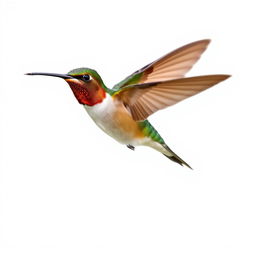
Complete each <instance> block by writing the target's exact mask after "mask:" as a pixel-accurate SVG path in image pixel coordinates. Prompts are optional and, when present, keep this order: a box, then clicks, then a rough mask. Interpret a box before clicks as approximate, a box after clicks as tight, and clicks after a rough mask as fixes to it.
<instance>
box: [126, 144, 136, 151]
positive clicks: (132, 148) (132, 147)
mask: <svg viewBox="0 0 256 256" xmlns="http://www.w3.org/2000/svg"><path fill="white" fill-rule="evenodd" d="M126 146H127V148H129V149H131V150H135V147H134V146H133V145H130V144H128V145H126Z"/></svg>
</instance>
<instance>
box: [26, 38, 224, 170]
mask: <svg viewBox="0 0 256 256" xmlns="http://www.w3.org/2000/svg"><path fill="white" fill-rule="evenodd" d="M209 43H210V40H208V39H206V40H200V41H196V42H193V43H190V44H187V45H185V46H183V47H180V48H178V49H176V50H174V51H172V52H170V53H168V54H166V55H164V56H163V57H161V58H159V59H157V60H156V61H153V62H152V63H150V64H148V65H146V66H144V67H143V68H141V69H139V70H137V71H136V72H134V73H133V74H131V75H129V76H128V77H126V78H125V79H124V80H122V81H121V82H119V83H118V84H116V85H115V86H114V87H113V88H112V89H110V88H108V87H107V86H106V85H105V83H104V82H103V80H102V78H101V77H100V75H99V74H98V73H97V72H96V71H95V70H93V69H91V68H76V69H73V70H71V71H69V72H68V73H66V74H56V73H42V72H35V73H27V74H26V75H44V76H53V77H59V78H62V79H64V80H65V81H66V82H67V83H68V84H69V86H70V88H71V90H72V92H73V94H74V96H75V97H76V99H77V100H78V102H79V103H80V104H81V105H82V106H83V107H84V108H85V110H86V111H87V113H88V114H89V116H90V117H91V118H92V119H93V121H94V122H95V123H96V124H97V126H98V127H99V128H100V129H102V130H103V131H104V132H105V133H106V134H108V135H109V136H111V137H113V138H114V139H115V140H117V141H118V142H120V143H121V144H124V145H126V146H127V147H128V148H129V149H131V150H134V149H135V147H136V146H148V147H151V148H153V149H155V150H157V151H159V152H160V153H162V154H163V155H164V156H166V157H167V158H169V159H170V160H172V161H174V162H176V163H178V164H180V165H182V166H187V167H188V168H191V167H190V165H189V164H187V163H186V162H185V161H184V160H182V159H181V158H180V157H179V156H178V155H177V154H176V153H174V152H173V151H172V150H171V149H170V148H169V147H168V146H167V144H166V143H165V141H164V139H163V138H162V137H161V136H160V134H159V133H158V132H157V130H156V129H155V128H154V127H153V126H152V125H151V124H150V122H149V121H148V119H147V118H148V117H149V116H150V115H152V114H153V113H155V112H156V111H158V110H161V109H163V108H166V107H168V106H172V105H174V104H176V103H178V102H180V101H182V100H184V99H186V98H188V97H190V96H193V95H195V94H197V93H199V92H201V91H203V90H206V89H208V88H210V87H212V86H213V85H215V84H217V83H219V82H221V81H223V80H225V79H227V78H228V77H229V75H222V74H218V75H204V76H195V77H184V76H185V74H186V73H187V72H188V71H189V70H190V69H191V68H192V66H193V64H194V63H195V62H196V61H197V60H198V59H199V58H200V56H201V54H202V53H203V52H204V51H205V50H206V48H207V46H208V44H209ZM191 169H192V168H191Z"/></svg>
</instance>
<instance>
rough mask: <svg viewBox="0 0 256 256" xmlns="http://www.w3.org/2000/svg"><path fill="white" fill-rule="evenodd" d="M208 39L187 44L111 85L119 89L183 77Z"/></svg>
mask: <svg viewBox="0 0 256 256" xmlns="http://www.w3.org/2000/svg"><path fill="white" fill-rule="evenodd" d="M209 43H210V40H200V41H196V42H193V43H191V44H187V45H185V46H183V47H181V48H178V49H177V50H175V51H173V52H170V53H168V54H167V55H165V56H163V57H162V58H160V59H158V60H156V61H154V62H152V63H150V64H148V65H147V66H145V67H143V68H142V69H140V70H138V71H136V72H135V73H133V74H132V75H130V76H128V77H127V78H125V79H124V80H123V81H121V82H120V83H118V84H117V85H115V86H114V87H113V90H120V89H121V88H123V87H124V86H127V85H131V84H143V83H151V82H159V81H167V80H172V79H178V78H182V77H184V75H185V74H186V73H187V72H188V71H189V70H190V69H191V68H192V66H193V65H194V63H195V62H196V61H197V60H198V59H199V58H200V56H201V54H202V53H203V52H204V51H205V49H206V48H207V46H208V44H209Z"/></svg>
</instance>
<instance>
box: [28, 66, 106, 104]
mask: <svg viewBox="0 0 256 256" xmlns="http://www.w3.org/2000/svg"><path fill="white" fill-rule="evenodd" d="M26 75H43V76H54V77H60V78H63V79H64V80H65V81H66V82H67V83H68V84H69V86H70V88H71V90H72V91H73V93H74V95H75V97H76V99H77V100H78V102H79V103H80V104H83V105H88V106H93V105H95V104H98V103H100V102H102V101H103V100H104V98H105V97H106V90H107V88H106V86H105V85H104V83H103V81H102V79H101V77H100V75H99V74H98V73H97V72H96V71H95V70H93V69H90V68H77V69H73V70H71V71H69V72H68V73H67V74H56V73H41V72H36V73H27V74H26Z"/></svg>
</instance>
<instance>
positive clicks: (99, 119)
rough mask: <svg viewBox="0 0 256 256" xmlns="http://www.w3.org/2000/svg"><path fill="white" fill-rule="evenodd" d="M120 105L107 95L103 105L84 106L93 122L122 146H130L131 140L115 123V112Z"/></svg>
mask: <svg viewBox="0 0 256 256" xmlns="http://www.w3.org/2000/svg"><path fill="white" fill-rule="evenodd" d="M118 104H120V103H118V102H115V101H113V99H112V97H111V96H110V95H109V94H107V96H106V98H105V99H104V100H103V101H102V102H101V103H99V104H96V105H94V106H87V105H84V108H85V109H86V111H87V113H88V114H89V115H90V117H91V118H92V119H93V121H94V122H95V123H96V124H97V125H98V126H99V127H100V128H101V129H102V130H103V131H104V132H105V133H107V134H108V135H110V136H111V137H113V138H114V139H116V140H117V141H118V142H120V143H122V144H130V143H131V138H130V137H129V135H127V134H124V133H123V132H122V131H121V130H120V127H119V125H118V124H117V123H116V122H115V118H114V117H113V115H114V112H115V111H117V107H118Z"/></svg>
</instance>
